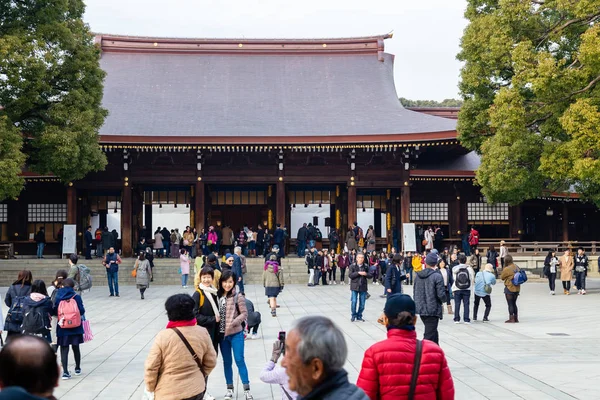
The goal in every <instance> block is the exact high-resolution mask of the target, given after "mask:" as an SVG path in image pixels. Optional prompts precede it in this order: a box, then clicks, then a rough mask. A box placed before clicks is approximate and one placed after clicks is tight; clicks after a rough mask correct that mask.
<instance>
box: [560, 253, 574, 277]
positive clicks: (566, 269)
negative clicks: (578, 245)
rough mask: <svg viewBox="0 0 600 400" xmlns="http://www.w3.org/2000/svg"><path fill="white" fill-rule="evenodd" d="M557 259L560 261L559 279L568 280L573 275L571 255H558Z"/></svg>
mask: <svg viewBox="0 0 600 400" xmlns="http://www.w3.org/2000/svg"><path fill="white" fill-rule="evenodd" d="M558 261H559V262H560V280H561V281H570V280H571V279H572V277H573V268H574V267H575V262H574V261H573V257H566V256H564V255H563V256H560V258H559V259H558Z"/></svg>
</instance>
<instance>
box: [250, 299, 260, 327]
mask: <svg viewBox="0 0 600 400" xmlns="http://www.w3.org/2000/svg"><path fill="white" fill-rule="evenodd" d="M246 310H247V311H248V326H257V325H258V324H260V322H261V321H260V313H259V312H258V311H254V304H253V303H252V302H251V301H250V300H248V299H246Z"/></svg>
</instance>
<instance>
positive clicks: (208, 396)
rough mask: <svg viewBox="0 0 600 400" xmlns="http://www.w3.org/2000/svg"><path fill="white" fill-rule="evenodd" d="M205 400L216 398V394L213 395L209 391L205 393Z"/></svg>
mask: <svg viewBox="0 0 600 400" xmlns="http://www.w3.org/2000/svg"><path fill="white" fill-rule="evenodd" d="M203 400H215V396H211V394H210V393H208V392H207V393H205V394H204V397H203Z"/></svg>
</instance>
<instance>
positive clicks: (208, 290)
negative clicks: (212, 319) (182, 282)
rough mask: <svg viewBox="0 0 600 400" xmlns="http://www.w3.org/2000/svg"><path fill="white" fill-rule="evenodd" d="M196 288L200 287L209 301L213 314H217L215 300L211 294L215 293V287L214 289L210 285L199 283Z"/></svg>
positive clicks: (217, 308)
mask: <svg viewBox="0 0 600 400" xmlns="http://www.w3.org/2000/svg"><path fill="white" fill-rule="evenodd" d="M198 289H200V290H202V291H203V292H204V297H206V298H207V299H208V301H209V302H210V306H211V307H212V309H213V313H214V314H215V316H217V315H219V307H217V305H216V304H215V300H214V299H213V297H212V296H211V295H213V294H214V295H216V294H217V289H215V288H214V287H212V286H204V285H203V284H202V283H201V284H200V285H198Z"/></svg>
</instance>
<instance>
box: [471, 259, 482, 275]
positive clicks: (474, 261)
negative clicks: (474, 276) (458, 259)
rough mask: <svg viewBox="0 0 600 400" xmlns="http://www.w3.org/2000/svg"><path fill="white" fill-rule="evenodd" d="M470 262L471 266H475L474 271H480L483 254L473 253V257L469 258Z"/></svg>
mask: <svg viewBox="0 0 600 400" xmlns="http://www.w3.org/2000/svg"><path fill="white" fill-rule="evenodd" d="M469 264H470V265H471V268H473V271H475V273H477V272H479V270H480V269H481V256H480V255H479V256H478V255H477V254H473V255H472V256H471V259H470V260H469Z"/></svg>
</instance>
